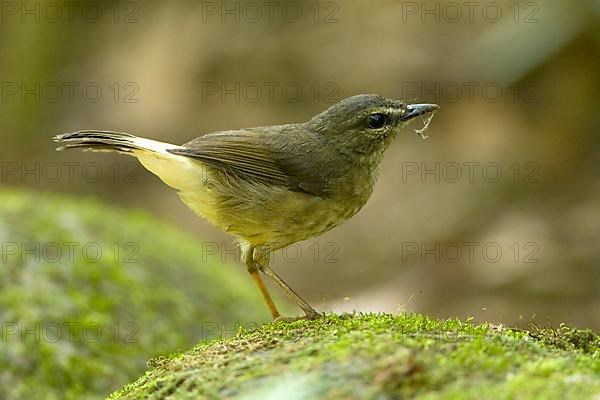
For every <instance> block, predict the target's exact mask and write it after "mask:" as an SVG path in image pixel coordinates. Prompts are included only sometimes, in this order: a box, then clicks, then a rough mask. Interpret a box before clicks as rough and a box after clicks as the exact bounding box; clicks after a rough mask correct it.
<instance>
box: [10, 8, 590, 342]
mask: <svg viewBox="0 0 600 400" xmlns="http://www.w3.org/2000/svg"><path fill="white" fill-rule="evenodd" d="M69 4H70V5H69ZM0 17H1V18H2V21H1V23H0V77H1V78H0V80H1V85H2V86H1V88H0V95H1V103H0V140H1V146H0V161H1V164H0V165H1V166H2V168H1V169H0V178H1V185H2V188H5V189H10V190H22V191H27V192H29V193H31V192H33V195H34V196H37V199H38V201H39V202H40V203H43V202H44V201H45V198H46V196H47V195H48V193H53V194H55V195H61V196H69V197H73V198H76V199H77V198H90V197H91V198H94V199H96V200H98V201H99V202H101V203H102V204H105V205H108V206H111V207H117V208H120V209H125V210H140V209H142V210H145V211H146V212H147V213H149V214H151V215H152V216H153V217H154V218H155V219H157V220H160V221H163V222H165V223H167V224H169V225H170V226H174V227H177V228H179V229H180V230H183V231H185V232H186V233H187V235H188V236H190V237H193V238H195V239H196V240H197V241H198V243H200V245H199V246H198V257H202V253H203V252H204V253H206V252H210V253H211V255H214V254H215V253H216V257H219V260H220V261H221V263H222V264H224V265H225V264H227V265H230V264H232V265H234V267H233V268H232V267H229V266H227V267H226V266H222V267H223V268H228V270H230V271H234V270H235V271H237V270H239V271H240V277H242V276H243V274H244V273H245V272H244V267H243V266H242V265H241V264H235V263H236V262H237V261H238V260H237V258H238V257H237V256H236V254H235V247H234V245H233V243H232V240H231V238H230V237H228V236H227V235H226V234H224V233H222V232H220V231H219V230H218V229H216V228H213V227H212V226H210V225H209V224H208V223H206V222H205V221H203V220H202V219H200V218H197V217H195V216H194V215H193V213H192V212H191V211H190V210H188V209H187V208H186V206H185V205H183V203H181V202H180V200H179V198H178V196H177V195H176V193H175V192H174V191H173V190H172V189H170V188H168V187H167V186H165V185H164V184H163V183H162V182H161V181H159V179H158V178H156V177H155V176H154V175H152V174H150V173H149V172H147V171H145V170H143V168H142V167H140V166H139V165H138V164H137V163H136V161H135V160H134V159H132V158H128V157H125V156H122V155H115V154H98V153H83V152H77V151H72V152H67V153H59V152H55V151H54V148H55V145H54V143H53V142H52V141H51V137H52V136H53V135H55V134H57V133H61V132H66V131H72V130H79V129H110V130H117V131H126V132H130V133H133V134H136V135H140V136H145V137H149V138H153V139H157V140H161V141H165V142H171V143H177V144H180V143H184V142H186V141H188V140H191V139H193V138H195V137H197V136H199V135H202V134H204V133H208V132H211V131H217V130H226V129H234V128H240V127H251V126H260V125H274V124H280V123H288V122H301V121H304V120H307V119H309V118H310V117H311V116H312V115H314V114H316V113H318V112H320V111H322V110H323V109H325V108H327V107H328V106H330V105H331V104H333V103H334V102H336V101H338V100H341V99H342V98H344V97H347V96H351V95H355V94H359V93H378V94H381V95H384V96H388V97H393V98H402V99H405V100H407V101H409V102H434V103H437V104H439V105H440V107H441V110H440V111H439V112H438V113H437V114H436V115H435V118H434V119H433V121H432V122H431V125H430V127H429V129H428V131H427V132H426V134H427V135H429V138H428V139H427V140H422V139H421V138H420V137H419V136H418V135H417V134H415V132H414V129H417V128H420V127H421V125H420V124H419V123H418V122H417V123H414V124H413V125H411V126H410V127H408V128H407V129H406V130H405V131H404V133H403V134H402V135H399V136H398V137H397V138H396V140H395V142H394V143H393V145H392V146H391V147H390V149H389V150H388V153H387V155H386V158H385V159H384V161H383V164H382V166H381V173H380V179H379V182H378V184H377V186H376V188H375V192H374V194H373V196H372V198H371V200H370V201H369V202H368V203H367V205H366V206H365V207H364V209H363V210H361V211H360V212H359V213H358V214H357V215H356V216H355V217H354V218H353V219H351V220H350V221H349V222H347V223H345V224H344V225H342V226H340V227H338V228H336V229H334V230H333V231H330V232H328V233H326V234H324V235H322V236H321V237H319V238H317V239H315V240H309V241H306V242H303V243H300V244H297V245H294V246H292V247H290V248H289V249H288V250H284V251H280V252H277V253H276V254H275V255H274V257H273V268H274V269H275V270H276V271H277V272H278V273H280V274H281V276H282V277H284V279H286V281H287V282H288V283H289V284H290V285H291V286H292V287H293V288H295V289H296V290H297V291H298V292H299V293H300V294H302V295H303V296H304V297H305V298H306V299H307V300H309V301H310V302H312V303H313V304H314V305H315V306H316V307H317V308H319V309H321V310H334V311H351V310H361V311H395V312H397V311H404V310H407V311H417V312H424V313H427V314H428V315H431V316H436V317H453V316H458V317H469V316H473V317H474V318H475V319H476V320H480V321H491V322H495V323H503V324H506V325H509V326H526V325H527V324H528V322H529V321H530V320H532V319H533V320H534V321H535V322H536V323H538V324H543V325H545V324H551V325H558V324H559V323H560V322H566V323H570V324H574V325H576V326H578V327H581V328H592V329H595V330H596V331H598V330H599V329H600V285H599V282H600V265H599V262H600V245H599V243H598V237H599V236H600V168H598V165H599V163H600V148H599V146H600V135H599V131H600V114H599V113H598V110H599V109H600V74H599V73H598V71H600V24H599V22H600V18H599V17H600V2H598V1H594V0H582V1H578V2H577V4H576V5H575V4H574V3H573V2H572V1H567V0H553V1H545V2H543V1H514V0H509V1H504V0H497V1H482V2H453V1H414V2H413V1H391V0H390V1H386V0H379V1H370V2H360V1H345V2H335V1H316V2H315V1H299V0H296V1H289V2H272V3H269V2H237V1H217V2H211V1H208V2H199V1H179V2H158V1H144V2H136V1H133V2H126V1H123V2H114V1H94V2H90V3H87V2H77V1H76V2H66V3H61V2H48V3H46V2H43V1H42V2H37V1H36V2H25V3H22V2H10V1H5V2H3V3H2V8H1V14H0ZM34 206H35V204H34ZM131 240H132V241H135V240H136V238H135V237H134V236H133V237H131ZM162 251H164V252H165V253H168V252H169V251H170V249H169V248H165V249H162ZM143 252H144V249H143V248H140V253H143ZM217 264H219V263H217ZM142 267H143V266H142ZM232 273H233V272H232ZM235 273H237V272H235ZM169 274H177V271H176V270H169ZM240 279H241V278H240ZM244 279H246V278H245V277H244ZM4 284H7V285H8V284H9V282H5V283H4ZM166 284H167V283H165V285H166ZM244 285H247V287H248V288H251V287H252V285H253V283H252V281H251V280H250V279H247V281H246V282H244ZM194 287H195V288H196V289H197V290H198V291H202V289H203V282H196V283H195V284H194ZM171 290H173V291H177V290H178V288H177V287H171ZM274 290H275V291H277V289H276V288H274ZM259 307H262V306H259ZM290 310H291V311H292V312H294V310H295V309H294V308H292V307H290ZM259 311H260V313H261V314H262V313H264V314H265V319H268V314H267V311H266V309H264V310H259Z"/></svg>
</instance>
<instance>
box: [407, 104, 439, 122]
mask: <svg viewBox="0 0 600 400" xmlns="http://www.w3.org/2000/svg"><path fill="white" fill-rule="evenodd" d="M439 108H440V106H438V105H437V104H409V105H408V106H407V107H406V112H405V113H404V114H402V116H401V117H400V121H408V120H411V119H413V118H415V117H418V116H419V115H423V114H427V113H430V112H433V111H435V110H437V109H439Z"/></svg>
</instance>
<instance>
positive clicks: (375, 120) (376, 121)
mask: <svg viewBox="0 0 600 400" xmlns="http://www.w3.org/2000/svg"><path fill="white" fill-rule="evenodd" d="M386 122H387V117H386V115H385V114H382V113H374V114H371V115H369V119H368V122H367V125H368V126H369V128H371V129H379V128H381V127H382V126H384V125H385V123H386Z"/></svg>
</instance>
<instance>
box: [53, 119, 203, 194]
mask: <svg viewBox="0 0 600 400" xmlns="http://www.w3.org/2000/svg"><path fill="white" fill-rule="evenodd" d="M53 139H54V141H55V142H58V143H60V144H61V146H60V147H58V148H57V150H65V149H72V148H80V149H83V150H91V151H117V152H119V153H125V154H129V155H132V156H134V157H137V159H138V160H139V161H140V163H142V165H143V166H144V167H145V168H146V169H147V170H149V171H150V172H152V173H153V174H155V175H156V176H158V177H159V178H160V179H161V180H162V181H163V182H165V183H166V184H167V185H169V186H171V187H173V188H175V189H179V190H185V189H188V188H195V187H198V186H199V185H201V184H202V182H203V177H204V175H203V174H204V172H203V171H204V166H202V165H201V163H199V162H198V161H196V160H194V159H192V158H189V157H186V156H182V155H177V154H173V153H170V152H169V150H175V149H182V147H181V146H177V145H174V144H171V143H163V142H159V141H156V140H151V139H146V138H142V137H138V136H134V135H131V134H129V133H124V132H113V131H98V130H85V131H77V132H71V133H63V134H62V135H57V136H54V138H53Z"/></svg>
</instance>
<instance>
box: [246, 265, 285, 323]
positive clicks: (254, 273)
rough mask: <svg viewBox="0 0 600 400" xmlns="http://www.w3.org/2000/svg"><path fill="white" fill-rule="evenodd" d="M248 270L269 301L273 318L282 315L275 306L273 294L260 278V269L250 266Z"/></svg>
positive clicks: (266, 300)
mask: <svg viewBox="0 0 600 400" xmlns="http://www.w3.org/2000/svg"><path fill="white" fill-rule="evenodd" d="M248 272H249V273H250V275H251V276H252V279H254V283H256V286H258V289H260V293H261V294H262V296H263V299H264V300H265V303H267V307H269V311H271V315H272V316H273V319H277V318H279V316H280V314H279V311H277V307H275V303H273V299H272V298H271V295H270V294H269V291H268V290H267V287H266V286H265V284H264V282H263V281H262V279H261V278H260V275H259V274H258V269H256V268H254V269H250V268H248Z"/></svg>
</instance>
